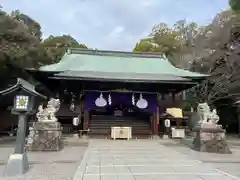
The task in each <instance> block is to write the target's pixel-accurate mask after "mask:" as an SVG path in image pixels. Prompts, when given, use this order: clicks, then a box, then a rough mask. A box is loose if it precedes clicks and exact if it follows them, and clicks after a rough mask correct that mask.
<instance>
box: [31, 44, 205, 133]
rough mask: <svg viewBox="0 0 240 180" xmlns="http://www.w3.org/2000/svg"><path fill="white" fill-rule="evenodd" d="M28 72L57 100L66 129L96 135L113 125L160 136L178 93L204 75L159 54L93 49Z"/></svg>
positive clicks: (69, 54)
mask: <svg viewBox="0 0 240 180" xmlns="http://www.w3.org/2000/svg"><path fill="white" fill-rule="evenodd" d="M27 71H28V72H29V73H30V74H31V75H32V76H33V77H34V78H35V79H36V80H37V81H39V82H40V83H41V85H42V86H44V87H46V89H48V93H49V94H48V96H49V97H50V96H51V97H54V98H59V99H60V101H61V105H60V110H59V111H58V112H57V117H58V120H59V122H61V124H62V126H63V127H64V133H68V132H72V131H74V129H75V130H76V128H77V129H78V130H83V131H87V132H88V135H89V136H99V137H101V136H106V137H108V136H110V134H111V127H131V133H132V136H136V137H150V136H153V135H159V132H160V130H159V129H160V128H161V123H160V120H161V118H162V116H163V114H164V113H165V111H166V109H167V108H174V107H177V105H178V101H179V100H177V95H178V94H181V92H182V91H184V90H186V89H189V88H191V87H193V86H195V85H197V84H198V83H200V82H201V81H202V80H204V79H205V78H206V75H203V74H199V73H195V72H190V71H187V70H184V69H180V68H177V67H175V66H173V65H172V64H171V63H170V62H169V60H168V59H167V58H166V56H164V55H163V54H157V53H135V52H121V51H101V50H91V49H69V50H68V51H67V52H66V53H65V55H64V56H63V57H62V59H61V60H60V61H59V62H58V63H56V64H51V65H46V66H42V67H40V68H39V69H28V70H27ZM40 91H41V90H40ZM180 100H181V99H180ZM74 117H79V118H80V123H79V125H78V127H73V126H72V120H73V118H74Z"/></svg>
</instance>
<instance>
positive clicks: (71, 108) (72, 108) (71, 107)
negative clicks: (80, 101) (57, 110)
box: [70, 102, 75, 112]
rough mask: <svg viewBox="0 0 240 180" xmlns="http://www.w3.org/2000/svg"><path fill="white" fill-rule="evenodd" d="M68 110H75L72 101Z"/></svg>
mask: <svg viewBox="0 0 240 180" xmlns="http://www.w3.org/2000/svg"><path fill="white" fill-rule="evenodd" d="M70 111H72V112H74V111H75V104H74V103H73V102H72V103H71V105H70Z"/></svg>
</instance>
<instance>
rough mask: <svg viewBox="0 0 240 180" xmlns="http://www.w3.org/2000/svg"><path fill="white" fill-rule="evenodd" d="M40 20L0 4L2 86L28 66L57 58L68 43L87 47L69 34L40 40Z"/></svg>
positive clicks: (56, 59)
mask: <svg viewBox="0 0 240 180" xmlns="http://www.w3.org/2000/svg"><path fill="white" fill-rule="evenodd" d="M41 36H42V31H41V26H40V24H39V23H38V22H37V21H35V20H34V19H32V18H31V17H29V16H27V15H25V14H23V13H21V12H20V11H18V10H16V11H13V12H12V13H11V14H7V13H6V12H4V11H3V10H2V8H1V6H0V81H1V82H3V81H4V82H5V83H1V85H0V86H4V84H8V81H9V80H10V79H11V78H16V77H22V76H25V71H24V69H25V68H37V67H39V66H41V65H46V64H51V63H54V62H58V60H59V59H60V57H61V56H62V55H63V53H64V52H65V51H66V49H67V48H69V47H75V48H87V47H86V45H84V44H79V43H78V42H77V41H76V40H75V39H74V38H72V37H71V36H69V35H63V36H56V37H54V36H50V37H49V38H47V39H46V40H44V41H43V42H42V41H41Z"/></svg>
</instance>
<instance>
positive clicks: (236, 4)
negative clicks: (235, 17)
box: [229, 0, 240, 12]
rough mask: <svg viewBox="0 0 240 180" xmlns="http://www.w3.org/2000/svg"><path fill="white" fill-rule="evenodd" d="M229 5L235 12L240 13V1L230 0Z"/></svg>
mask: <svg viewBox="0 0 240 180" xmlns="http://www.w3.org/2000/svg"><path fill="white" fill-rule="evenodd" d="M229 5H230V7H231V8H232V10H234V11H235V12H239V11H240V1H239V0H229Z"/></svg>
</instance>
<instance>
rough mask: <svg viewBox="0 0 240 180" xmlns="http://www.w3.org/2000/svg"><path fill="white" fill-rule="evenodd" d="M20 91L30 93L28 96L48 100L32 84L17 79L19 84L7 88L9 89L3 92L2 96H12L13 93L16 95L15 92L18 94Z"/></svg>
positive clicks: (0, 92) (1, 92)
mask: <svg viewBox="0 0 240 180" xmlns="http://www.w3.org/2000/svg"><path fill="white" fill-rule="evenodd" d="M19 90H23V91H24V92H26V93H28V94H31V95H33V96H38V97H40V98H44V99H46V98H47V97H46V96H44V95H42V94H40V93H38V92H37V91H36V90H35V86H34V85H32V84H31V83H29V82H27V81H25V80H23V79H21V78H17V83H16V84H15V85H13V86H11V87H10V88H7V89H4V90H2V91H0V94H1V95H2V96H4V95H8V94H11V93H14V92H17V91H19Z"/></svg>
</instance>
